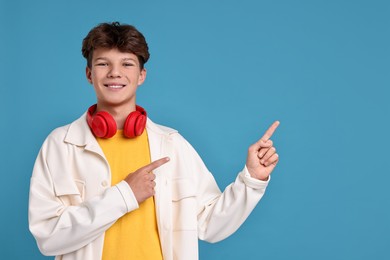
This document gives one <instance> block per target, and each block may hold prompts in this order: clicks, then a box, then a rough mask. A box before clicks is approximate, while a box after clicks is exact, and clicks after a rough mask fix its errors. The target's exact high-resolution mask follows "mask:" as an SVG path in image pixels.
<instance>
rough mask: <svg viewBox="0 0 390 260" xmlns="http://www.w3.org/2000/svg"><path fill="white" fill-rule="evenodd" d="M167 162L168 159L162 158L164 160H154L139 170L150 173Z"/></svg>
mask: <svg viewBox="0 0 390 260" xmlns="http://www.w3.org/2000/svg"><path fill="white" fill-rule="evenodd" d="M167 162H169V157H164V158H161V159H158V160H155V161H154V162H152V163H150V164H148V165H145V166H144V167H142V168H141V169H142V170H144V171H147V172H151V171H153V170H154V169H157V168H158V167H160V166H161V165H163V164H166V163H167Z"/></svg>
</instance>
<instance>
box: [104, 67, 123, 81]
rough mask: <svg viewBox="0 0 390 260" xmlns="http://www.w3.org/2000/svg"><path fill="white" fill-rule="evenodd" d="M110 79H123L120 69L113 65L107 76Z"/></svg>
mask: <svg viewBox="0 0 390 260" xmlns="http://www.w3.org/2000/svg"><path fill="white" fill-rule="evenodd" d="M107 76H108V77H109V78H118V77H119V78H120V77H121V72H120V69H119V68H118V66H115V65H112V66H111V67H110V70H109V71H108V75H107Z"/></svg>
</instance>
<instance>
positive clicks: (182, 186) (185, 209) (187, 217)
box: [172, 179, 197, 231]
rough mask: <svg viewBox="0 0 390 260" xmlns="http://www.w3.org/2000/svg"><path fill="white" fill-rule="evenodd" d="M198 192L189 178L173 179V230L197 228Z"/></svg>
mask: <svg viewBox="0 0 390 260" xmlns="http://www.w3.org/2000/svg"><path fill="white" fill-rule="evenodd" d="M196 212H197V211H196V192H195V188H194V185H193V183H191V181H190V180H189V179H173V180H172V217H173V220H172V221H173V222H172V223H173V231H179V230H197V216H196Z"/></svg>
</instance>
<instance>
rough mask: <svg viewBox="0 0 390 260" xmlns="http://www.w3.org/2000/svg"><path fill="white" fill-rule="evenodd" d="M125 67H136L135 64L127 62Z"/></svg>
mask: <svg viewBox="0 0 390 260" xmlns="http://www.w3.org/2000/svg"><path fill="white" fill-rule="evenodd" d="M123 66H125V67H132V66H134V64H133V63H130V62H125V63H123Z"/></svg>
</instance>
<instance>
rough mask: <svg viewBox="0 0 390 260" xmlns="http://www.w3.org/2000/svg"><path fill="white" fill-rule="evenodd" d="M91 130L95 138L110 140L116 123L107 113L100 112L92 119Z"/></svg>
mask: <svg viewBox="0 0 390 260" xmlns="http://www.w3.org/2000/svg"><path fill="white" fill-rule="evenodd" d="M91 129H92V132H93V134H94V135H95V136H97V137H100V138H111V137H113V136H114V135H115V133H116V122H115V120H114V118H113V117H112V116H111V115H110V114H109V113H108V112H105V111H100V112H97V113H96V114H95V115H94V116H93V117H92V120H91Z"/></svg>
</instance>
